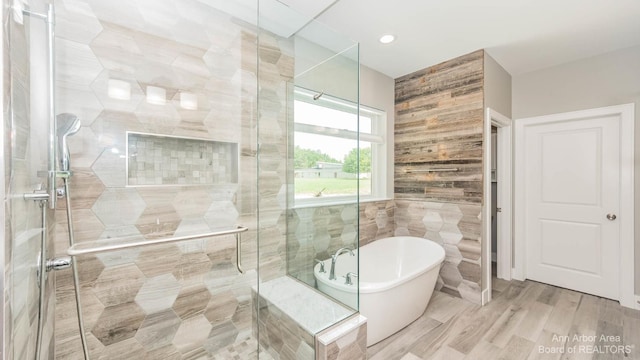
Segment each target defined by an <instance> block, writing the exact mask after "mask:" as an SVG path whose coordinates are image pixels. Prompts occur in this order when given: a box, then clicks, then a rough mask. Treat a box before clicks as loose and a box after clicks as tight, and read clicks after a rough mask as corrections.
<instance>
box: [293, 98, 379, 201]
mask: <svg viewBox="0 0 640 360" xmlns="http://www.w3.org/2000/svg"><path fill="white" fill-rule="evenodd" d="M317 94H318V92H315V91H311V90H309V89H305V88H302V87H299V86H296V87H295V88H294V102H295V101H302V102H306V103H309V104H312V105H317V106H322V107H326V108H329V109H332V110H338V111H343V112H346V113H350V114H355V115H356V116H357V117H358V121H360V117H361V116H366V117H368V118H370V119H371V133H370V134H368V133H360V134H358V132H357V131H351V130H345V129H337V128H334V127H321V126H316V125H309V124H303V123H298V122H296V121H295V119H296V118H297V116H296V114H295V112H294V126H293V136H294V139H293V143H294V144H295V133H296V132H304V133H308V134H316V135H323V136H330V137H335V138H343V139H349V140H357V141H358V149H360V148H361V147H360V143H361V142H368V143H371V175H370V178H371V194H368V195H361V194H354V195H346V196H328V197H317V198H297V197H296V196H295V178H294V183H293V186H294V191H293V194H294V196H293V206H294V208H303V207H315V206H328V205H339V204H353V203H355V202H357V201H359V202H367V201H377V200H383V199H388V194H387V191H388V190H387V189H388V186H387V171H388V166H389V165H388V157H387V153H388V151H387V150H388V141H387V112H386V111H384V110H380V109H377V108H374V107H371V106H366V105H362V104H360V105H359V106H358V104H357V103H355V102H353V101H350V100H346V99H342V98H338V97H335V96H331V95H328V94H323V95H322V96H321V97H320V98H317V99H314V96H316V95H317ZM294 108H295V104H294ZM358 127H359V126H358ZM294 151H295V150H294ZM294 156H295V155H294ZM294 171H295V170H294ZM358 188H359V186H358Z"/></svg>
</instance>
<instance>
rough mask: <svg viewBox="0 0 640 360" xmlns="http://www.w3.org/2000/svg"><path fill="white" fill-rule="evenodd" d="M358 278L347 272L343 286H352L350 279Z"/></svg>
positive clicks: (356, 275)
mask: <svg viewBox="0 0 640 360" xmlns="http://www.w3.org/2000/svg"><path fill="white" fill-rule="evenodd" d="M354 276H355V277H358V274H356V273H354V272H348V273H347V275H345V276H344V284H345V285H353V280H352V279H351V278H353V277H354Z"/></svg>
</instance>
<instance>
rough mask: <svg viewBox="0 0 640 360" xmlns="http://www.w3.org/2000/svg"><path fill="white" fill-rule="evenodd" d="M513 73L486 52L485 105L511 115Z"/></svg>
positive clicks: (507, 115) (505, 114)
mask: <svg viewBox="0 0 640 360" xmlns="http://www.w3.org/2000/svg"><path fill="white" fill-rule="evenodd" d="M511 92H512V90H511V75H510V74H509V73H508V72H507V70H505V69H504V68H503V67H502V66H500V64H498V62H497V61H495V60H494V59H493V58H492V57H491V56H490V55H489V54H488V53H487V51H485V52H484V107H485V109H486V108H488V107H490V108H492V109H493V110H496V111H497V112H499V113H500V114H502V115H504V116H506V117H508V118H510V117H511V103H512V100H511Z"/></svg>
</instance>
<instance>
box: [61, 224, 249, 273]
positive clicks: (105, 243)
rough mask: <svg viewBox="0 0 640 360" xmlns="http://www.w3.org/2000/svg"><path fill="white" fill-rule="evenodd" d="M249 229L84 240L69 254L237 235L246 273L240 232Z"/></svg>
mask: <svg viewBox="0 0 640 360" xmlns="http://www.w3.org/2000/svg"><path fill="white" fill-rule="evenodd" d="M247 230H249V228H247V227H244V226H237V227H236V228H235V229H229V230H221V231H215V232H208V233H199V234H193V235H185V236H175V237H168V238H161V239H151V240H149V239H144V240H137V241H130V240H131V239H132V238H131V237H124V238H111V239H106V240H99V241H92V242H83V243H79V244H75V245H73V246H71V247H69V249H67V255H69V256H71V257H76V256H83V255H92V254H98V253H104V252H112V251H120V250H126V249H132V248H138V247H146V246H151V245H159V244H169V243H176V242H181V241H188V240H197V239H204V238H208V237H216V236H223V235H235V237H236V256H237V268H238V271H239V272H240V273H244V270H243V269H242V262H241V260H240V259H241V256H240V255H241V251H242V248H241V245H242V242H241V237H240V234H241V233H243V232H246V231H247Z"/></svg>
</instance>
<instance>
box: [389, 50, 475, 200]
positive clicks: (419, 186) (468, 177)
mask: <svg viewBox="0 0 640 360" xmlns="http://www.w3.org/2000/svg"><path fill="white" fill-rule="evenodd" d="M483 65H484V51H483V50H479V51H475V52H473V53H470V54H467V55H464V56H461V57H458V58H456V59H453V60H450V61H446V62H444V63H441V64H438V65H435V66H432V67H430V68H427V69H424V70H420V71H417V72H415V73H412V74H409V75H406V76H403V77H401V78H398V79H396V85H395V92H396V97H395V103H396V106H395V109H396V116H395V134H394V135H395V191H394V192H395V198H396V199H416V200H417V199H421V200H429V201H441V202H453V203H481V202H482V131H483V130H482V125H483V120H484V115H483V106H484V105H483V101H484V90H483V86H484V71H483ZM435 168H455V169H458V171H442V172H426V171H427V170H429V169H435Z"/></svg>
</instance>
